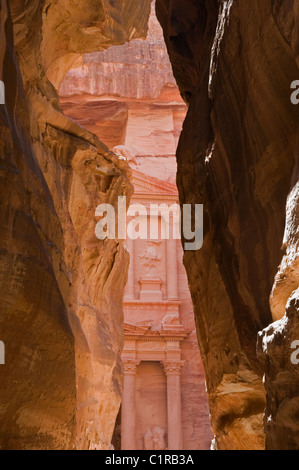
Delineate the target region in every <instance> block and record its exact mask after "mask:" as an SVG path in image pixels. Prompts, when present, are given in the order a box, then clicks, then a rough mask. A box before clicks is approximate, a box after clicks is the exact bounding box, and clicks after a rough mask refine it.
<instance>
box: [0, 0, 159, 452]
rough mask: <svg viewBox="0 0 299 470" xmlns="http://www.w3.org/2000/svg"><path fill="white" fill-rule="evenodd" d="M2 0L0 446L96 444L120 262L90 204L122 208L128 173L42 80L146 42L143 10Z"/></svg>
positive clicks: (116, 386)
mask: <svg viewBox="0 0 299 470" xmlns="http://www.w3.org/2000/svg"><path fill="white" fill-rule="evenodd" d="M0 3H1V10H0V15H1V16H0V25H1V29H0V36H1V44H0V74H1V75H0V79H1V80H3V82H4V83H5V87H6V104H5V105H1V107H0V178H1V186H0V188H1V189H0V191H1V202H0V212H1V220H2V223H1V248H0V280H1V301H0V305H1V316H0V336H1V341H3V342H4V343H5V348H6V365H5V366H1V368H0V377H1V390H0V402H1V408H0V448H2V449H72V448H77V449H107V448H109V446H110V442H111V438H112V434H113V429H114V424H115V419H116V416H117V413H118V410H119V405H120V400H121V385H122V374H121V362H120V352H121V348H122V342H123V331H122V320H123V313H122V294H123V289H124V286H125V283H126V276H127V267H128V262H129V260H128V254H127V252H126V251H125V249H124V246H123V243H122V242H121V241H118V240H115V241H114V240H110V241H107V240H106V241H104V242H100V241H99V240H97V239H96V237H95V225H96V222H97V219H96V218H95V209H96V207H97V206H98V204H100V203H103V202H109V203H111V204H116V203H117V197H118V196H119V195H126V196H128V201H129V198H130V195H131V194H132V185H131V183H130V169H129V167H128V166H127V164H126V163H125V162H124V161H122V160H119V158H118V157H117V156H116V155H115V154H113V153H112V152H111V151H109V150H108V148H107V147H106V146H105V145H104V144H102V143H101V142H100V141H99V139H98V138H97V137H96V136H95V135H93V134H91V133H90V132H88V131H87V130H85V129H82V128H81V127H79V126H78V125H77V124H75V123H74V122H72V121H70V120H69V119H68V118H67V117H66V116H64V115H63V113H62V111H61V108H60V104H59V99H58V95H57V93H56V90H55V88H54V87H53V85H52V84H54V85H55V86H56V87H58V86H59V84H60V82H61V80H62V79H63V77H64V75H65V73H66V71H67V70H68V68H69V67H70V66H71V64H72V63H73V61H74V60H77V59H78V58H79V57H80V56H81V54H82V53H85V52H92V51H94V50H99V49H104V48H106V47H108V46H109V45H111V44H122V43H124V42H126V41H128V40H130V39H133V38H134V37H146V34H147V22H148V17H149V13H150V3H151V2H150V0H144V1H140V0H138V1H134V0H132V1H131V0H130V1H127V0H126V1H124V0H119V1H116V2H115V1H114V2H110V1H108V0H103V1H101V0H97V1H91V0H82V1H80V2H77V3H76V2H73V1H65V0H63V1H58V2H57V1H55V2H54V1H48V0H47V1H38V0H33V1H31V2H26V4H24V2H18V1H17V0H16V1H15V0H13V1H10V2H7V1H6V0H1V2H0ZM49 80H51V82H52V83H51V82H50V81H49Z"/></svg>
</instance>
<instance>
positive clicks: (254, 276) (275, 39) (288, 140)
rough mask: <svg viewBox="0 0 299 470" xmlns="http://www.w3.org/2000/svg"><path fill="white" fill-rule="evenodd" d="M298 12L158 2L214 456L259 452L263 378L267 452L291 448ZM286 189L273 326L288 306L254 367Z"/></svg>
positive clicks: (268, 4)
mask: <svg viewBox="0 0 299 470" xmlns="http://www.w3.org/2000/svg"><path fill="white" fill-rule="evenodd" d="M298 4H299V2H298V0H295V1H287V0H285V1H283V0H280V1H275V0H274V1H271V0H263V1H262V2H261V1H259V0H253V1H251V2H244V1H237V0H228V1H226V0H221V1H216V0H206V1H203V0H202V1H197V2H195V1H193V0H189V1H185V2H181V1H179V0H157V14H158V18H159V20H160V22H161V25H162V27H163V29H164V34H165V40H166V43H167V47H168V51H169V55H170V59H171V62H172V65H173V69H174V74H175V77H176V79H177V82H178V84H179V87H180V89H181V92H182V95H183V97H184V98H185V100H186V102H187V103H188V104H189V111H188V115H187V118H186V121H185V124H184V130H183V133H182V136H181V139H180V144H179V148H178V153H177V160H178V178H177V181H178V187H179V192H180V200H181V203H191V204H194V203H203V204H204V212H205V238H204V246H203V248H202V250H200V251H198V252H189V253H186V254H185V266H186V268H187V272H188V276H189V284H190V289H191V294H192V297H193V303H194V307H195V312H196V317H197V326H198V337H199V343H200V347H201V352H202V356H203V358H204V363H205V369H206V376H207V386H208V391H209V395H210V405H211V414H212V425H213V429H214V432H215V434H216V445H217V448H218V449H256V448H264V432H263V427H262V416H263V412H264V406H265V393H264V390H263V385H262V375H263V373H264V372H265V371H266V382H265V383H266V389H267V408H266V418H265V420H266V423H268V424H267V425H266V428H265V429H266V435H267V447H268V448H270V449H272V448H280V447H284V448H298V437H295V434H296V433H297V436H298V411H299V406H298V396H299V390H298V366H297V368H296V366H292V364H291V363H290V354H291V352H290V344H291V341H292V339H293V338H296V336H298V338H297V339H299V331H298V300H296V297H294V296H293V297H292V298H291V299H290V300H289V301H288V298H289V297H290V296H291V295H292V292H293V291H294V289H296V288H297V287H298V265H297V262H298V261H297V260H298V258H297V256H298V185H297V186H296V183H297V181H298V173H297V174H296V173H295V172H294V173H293V171H294V166H295V158H296V156H297V155H298V147H296V145H297V143H296V138H297V137H298V122H299V120H298V107H297V108H296V106H294V105H292V104H291V101H290V94H291V93H290V85H291V83H292V81H293V80H295V79H296V78H297V79H298V24H299V23H298V8H299V6H298ZM296 58H297V64H296ZM290 191H292V192H291V194H290V196H289V199H288V206H287V227H286V232H285V242H284V247H285V253H286V254H285V257H284V260H283V262H282V264H281V269H280V273H279V274H278V275H277V277H276V282H275V286H274V289H273V292H272V299H271V305H272V308H273V315H274V318H275V319H277V317H278V318H281V316H283V315H284V312H285V306H286V303H287V301H288V304H287V314H286V315H287V316H286V317H285V319H284V322H283V324H282V325H281V324H274V326H273V327H270V330H271V331H270V332H269V330H268V332H267V331H266V332H265V333H264V336H267V335H272V339H271V341H270V340H269V341H268V344H270V345H271V347H270V346H269V347H268V349H266V348H265V347H264V352H265V354H266V357H267V359H266V369H265V366H264V365H263V363H258V361H257V358H256V338H257V334H258V332H259V331H260V330H262V329H263V328H265V327H267V326H268V325H269V324H270V323H271V322H272V316H271V310H270V306H269V296H270V293H271V290H272V285H273V280H274V277H275V273H276V271H277V266H278V264H279V263H280V259H281V256H282V255H281V245H282V240H283V232H284V226H285V206H286V200H287V196H288V194H289V193H290ZM296 325H297V326H296ZM272 328H273V331H272ZM275 332H276V333H275ZM280 332H281V333H280ZM272 333H273V334H272ZM264 343H265V344H267V340H266V338H265V341H264ZM296 419H297V423H296ZM284 433H285V435H284V436H283V434H284Z"/></svg>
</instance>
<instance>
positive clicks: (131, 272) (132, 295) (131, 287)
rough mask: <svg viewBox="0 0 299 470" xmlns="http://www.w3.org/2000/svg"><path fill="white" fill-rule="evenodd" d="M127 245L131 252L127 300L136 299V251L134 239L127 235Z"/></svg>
mask: <svg viewBox="0 0 299 470" xmlns="http://www.w3.org/2000/svg"><path fill="white" fill-rule="evenodd" d="M126 245H127V247H128V250H129V253H130V267H129V275H128V284H127V287H126V295H125V300H134V299H135V256H134V255H135V253H134V240H131V239H130V238H129V237H127V240H126Z"/></svg>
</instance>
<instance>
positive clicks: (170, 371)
mask: <svg viewBox="0 0 299 470" xmlns="http://www.w3.org/2000/svg"><path fill="white" fill-rule="evenodd" d="M184 364H185V361H165V362H163V369H164V371H165V374H166V375H167V376H169V375H181V371H182V368H183V365H184Z"/></svg>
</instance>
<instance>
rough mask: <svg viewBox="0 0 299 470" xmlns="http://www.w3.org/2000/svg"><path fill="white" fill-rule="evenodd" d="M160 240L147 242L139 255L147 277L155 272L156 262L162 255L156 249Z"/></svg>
mask: <svg viewBox="0 0 299 470" xmlns="http://www.w3.org/2000/svg"><path fill="white" fill-rule="evenodd" d="M160 245H161V242H152V241H150V242H148V243H147V246H146V249H145V252H144V253H143V255H140V256H139V258H140V259H141V263H142V265H143V266H144V268H145V274H146V276H147V277H149V276H152V275H154V274H157V273H156V269H157V264H158V263H159V262H160V261H161V259H162V255H161V253H160V252H159V251H160V250H158V248H159V246H160Z"/></svg>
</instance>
